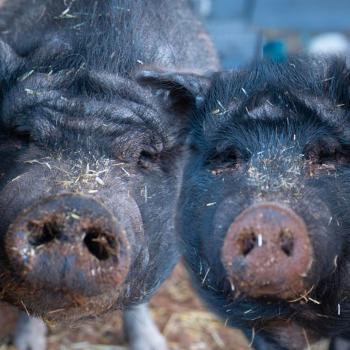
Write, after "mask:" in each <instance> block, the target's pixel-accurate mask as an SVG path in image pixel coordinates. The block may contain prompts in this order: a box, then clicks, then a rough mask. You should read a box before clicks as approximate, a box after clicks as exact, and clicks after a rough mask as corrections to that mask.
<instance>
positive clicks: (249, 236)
mask: <svg viewBox="0 0 350 350" xmlns="http://www.w3.org/2000/svg"><path fill="white" fill-rule="evenodd" d="M256 244H257V237H256V235H255V233H254V232H253V231H251V230H244V231H243V232H242V235H241V239H240V246H241V252H242V254H243V255H244V256H247V255H248V254H249V253H250V252H251V251H252V250H253V249H254V247H255V246H256Z"/></svg>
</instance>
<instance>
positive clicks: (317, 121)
mask: <svg viewBox="0 0 350 350" xmlns="http://www.w3.org/2000/svg"><path fill="white" fill-rule="evenodd" d="M214 106H215V107H214V108H211V109H210V110H209V112H208V111H207V113H206V118H205V119H204V121H203V124H202V135H203V136H204V138H205V140H207V141H209V142H210V143H214V144H216V145H217V146H218V145H225V144H229V143H234V144H236V145H237V144H239V145H244V144H249V143H250V144H252V143H260V144H261V143H266V144H269V143H271V142H272V143H273V142H277V140H279V141H278V142H280V141H281V140H282V141H283V140H284V141H290V140H295V139H296V138H298V140H299V142H300V143H303V142H307V141H308V140H309V139H310V138H312V137H315V136H316V137H318V136H324V135H326V134H327V135H328V136H334V137H336V138H338V137H340V138H342V139H347V140H350V132H349V131H350V125H349V121H348V115H349V111H348V110H346V109H344V108H343V106H342V105H336V104H335V103H334V102H333V101H331V100H330V99H329V98H328V97H327V96H324V95H323V96H322V95H319V96H318V95H315V94H310V93H309V94H307V93H306V92H304V93H303V92H298V91H288V90H284V91H283V92H281V91H278V90H277V88H276V89H272V88H271V90H266V91H264V92H263V93H261V92H259V91H258V92H257V93H255V94H254V93H253V92H252V93H251V95H249V96H245V98H243V99H242V100H238V99H235V98H233V99H232V101H231V102H230V103H226V104H224V102H221V101H220V100H217V101H216V105H215V104H214Z"/></svg>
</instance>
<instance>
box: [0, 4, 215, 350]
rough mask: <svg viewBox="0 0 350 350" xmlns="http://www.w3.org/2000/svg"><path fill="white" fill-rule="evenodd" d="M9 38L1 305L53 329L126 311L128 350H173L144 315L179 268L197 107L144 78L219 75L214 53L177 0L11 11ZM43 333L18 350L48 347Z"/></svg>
mask: <svg viewBox="0 0 350 350" xmlns="http://www.w3.org/2000/svg"><path fill="white" fill-rule="evenodd" d="M0 39H2V40H3V41H1V40H0V89H1V90H0V160H1V161H0V174H1V177H0V218H1V220H0V286H1V288H0V289H1V292H0V294H1V299H2V300H4V301H6V302H9V303H11V304H13V305H15V306H18V307H19V308H21V309H23V310H25V311H26V312H27V313H28V314H30V315H34V316H39V317H43V318H44V319H46V320H48V321H57V322H58V321H66V322H73V321H76V322H78V321H80V320H82V319H90V318H94V317H96V316H99V315H101V314H104V313H106V312H109V311H113V310H115V309H124V310H126V312H125V317H124V321H125V328H126V332H127V335H128V337H129V343H130V347H131V349H133V350H161V349H165V348H166V344H165V342H164V339H163V338H162V337H161V335H160V333H159V332H158V331H157V329H156V327H155V325H154V323H153V322H152V320H151V318H150V317H149V314H148V311H147V308H146V307H145V306H144V305H142V304H143V303H146V302H147V301H148V300H149V299H150V298H151V296H152V295H153V294H154V293H155V291H156V290H157V289H158V287H159V286H160V285H161V283H162V282H163V281H164V279H165V278H167V277H168V276H169V274H170V272H171V270H172V268H173V267H174V265H175V264H176V262H177V258H178V252H177V247H176V242H175V232H174V214H175V203H176V198H177V195H178V190H179V179H180V178H181V173H182V166H181V164H182V148H183V147H182V146H183V145H182V144H183V141H184V138H183V136H182V132H181V130H182V127H183V122H184V120H182V119H181V118H180V112H183V111H185V110H186V109H188V108H192V106H193V101H192V99H191V98H188V99H186V103H183V99H181V103H179V101H178V99H177V95H178V92H177V87H178V86H179V85H178V84H177V85H175V86H174V85H170V86H159V87H157V89H156V90H155V89H154V88H153V87H152V86H147V85H148V77H149V73H148V71H147V70H146V71H144V70H145V67H147V66H152V67H156V68H160V67H162V68H164V67H167V69H170V70H177V69H183V70H187V71H201V72H204V71H206V70H213V69H215V68H216V67H217V60H216V56H215V53H214V50H213V47H212V45H211V42H210V40H209V39H208V37H207V35H206V33H205V32H204V31H203V29H202V27H201V25H200V23H199V22H198V21H197V20H196V19H195V18H194V16H193V14H192V12H191V11H190V9H189V7H188V4H187V2H186V1H182V0H179V1H172V0H169V1H168V0H167V1H164V0H161V1H160V0H133V1H127V0H108V1H95V0H72V1H66V0H58V1H57V0H55V1H54V0H51V1H48V0H29V1H27V0H25V1H24V0H5V1H3V2H1V4H0ZM5 42H6V43H7V44H5ZM140 71H141V72H140ZM142 71H144V72H142ZM136 72H139V73H138V77H139V81H140V82H138V81H136V79H135V74H136ZM181 91H182V90H181ZM181 91H180V92H181ZM140 304H141V305H140ZM36 324H37V322H36V321H34V320H32V319H31V318H28V317H27V315H24V317H23V318H22V320H21V322H20V323H19V327H18V332H17V335H18V337H17V338H16V344H17V345H18V347H19V348H20V350H22V349H26V350H28V348H31V349H32V350H34V349H35V350H39V347H40V350H41V349H42V348H43V347H44V346H45V345H44V344H43V343H41V344H40V345H39V343H38V342H37V341H36V340H37V339H38V338H39V337H38V336H37V337H33V336H32V335H33V334H31V333H33V329H36ZM33 341H35V343H33Z"/></svg>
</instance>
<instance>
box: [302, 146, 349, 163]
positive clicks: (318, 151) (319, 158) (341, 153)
mask: <svg viewBox="0 0 350 350" xmlns="http://www.w3.org/2000/svg"><path fill="white" fill-rule="evenodd" d="M305 154H306V159H307V160H308V161H310V162H311V163H313V164H316V165H323V164H328V163H340V162H341V163H349V162H350V149H349V147H348V146H343V147H342V146H341V145H334V144H333V145H317V146H315V147H314V148H313V149H311V150H308V151H306V152H305Z"/></svg>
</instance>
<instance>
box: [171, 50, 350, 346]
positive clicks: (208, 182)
mask: <svg viewBox="0 0 350 350" xmlns="http://www.w3.org/2000/svg"><path fill="white" fill-rule="evenodd" d="M168 79H169V82H170V81H171V78H170V77H168ZM174 80H177V81H179V77H178V76H176V77H175V78H174ZM182 80H183V81H187V83H186V85H187V86H195V85H196V84H199V85H202V94H201V93H199V94H198V96H197V101H199V104H198V108H197V110H196V112H195V113H194V114H193V115H192V131H191V133H190V137H189V142H188V147H189V155H188V159H187V162H186V166H185V171H184V176H183V185H182V190H181V195H180V198H179V204H178V214H177V220H176V222H177V230H178V233H179V241H180V245H181V247H182V251H183V254H184V257H185V261H186V265H187V267H188V269H189V271H190V272H191V274H192V277H193V280H194V284H195V286H196V287H197V290H198V292H199V294H200V295H201V297H202V298H203V299H204V300H205V302H206V303H207V304H208V305H209V307H210V308H211V309H212V310H214V312H216V313H217V314H218V315H219V316H220V317H222V319H223V320H225V322H226V324H228V325H230V326H233V327H239V328H241V329H242V330H243V331H244V332H245V333H246V335H247V336H248V338H249V339H252V344H253V346H254V347H255V348H256V349H259V350H262V349H278V350H282V349H302V348H304V347H307V346H308V342H309V343H312V342H315V341H317V340H318V339H320V338H322V337H326V338H333V339H334V338H336V337H343V338H347V337H349V335H350V328H349V315H350V299H349V290H350V279H349V275H350V274H349V269H350V260H349V256H350V250H349V240H350V229H349V228H350V226H349V224H350V222H349V218H350V182H349V177H350V119H349V117H350V89H349V88H350V70H349V69H348V68H346V66H345V63H344V62H342V61H341V60H336V59H321V58H320V59H317V58H303V57H294V58H290V59H289V60H287V61H285V62H281V63H276V62H271V61H266V62H264V61H263V62H258V63H256V64H254V65H252V66H250V67H247V68H246V69H242V70H239V71H233V72H222V73H215V74H214V75H213V76H212V78H211V80H210V81H208V80H206V79H201V78H200V77H197V78H195V77H193V76H187V77H186V76H182ZM189 82H191V84H190V83H189ZM197 91H198V89H197ZM203 91H206V92H203ZM265 201H268V202H277V203H280V204H282V205H287V206H289V207H290V208H291V209H292V210H294V211H295V212H296V213H297V214H298V215H299V216H300V217H301V218H302V219H303V220H304V221H305V223H306V225H307V228H308V232H309V234H310V237H311V241H312V245H313V250H314V252H315V256H314V261H313V265H312V273H311V275H312V276H311V277H310V278H311V279H312V285H313V288H312V290H309V291H306V292H308V293H309V294H308V298H303V297H301V298H299V300H298V301H295V302H291V301H286V300H279V299H277V300H276V299H271V298H258V299H253V298H251V297H248V296H246V295H244V294H242V293H239V292H237V291H236V292H234V291H232V289H231V285H230V283H229V282H228V278H227V277H228V275H227V273H226V271H225V269H224V266H223V264H222V262H221V250H222V246H223V242H224V239H225V236H226V234H227V230H228V228H229V226H230V225H231V224H232V222H233V221H234V220H235V218H236V217H237V216H238V215H239V214H240V213H241V212H242V211H243V210H244V209H246V208H248V207H250V206H251V205H252V204H257V203H261V202H265ZM296 299H297V298H296ZM338 305H339V306H338ZM306 338H307V340H306ZM334 344H335V343H334ZM334 346H335V345H334Z"/></svg>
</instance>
